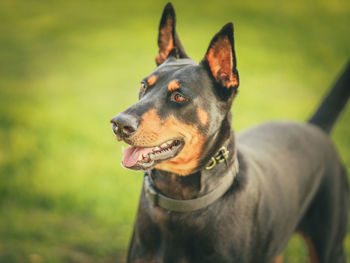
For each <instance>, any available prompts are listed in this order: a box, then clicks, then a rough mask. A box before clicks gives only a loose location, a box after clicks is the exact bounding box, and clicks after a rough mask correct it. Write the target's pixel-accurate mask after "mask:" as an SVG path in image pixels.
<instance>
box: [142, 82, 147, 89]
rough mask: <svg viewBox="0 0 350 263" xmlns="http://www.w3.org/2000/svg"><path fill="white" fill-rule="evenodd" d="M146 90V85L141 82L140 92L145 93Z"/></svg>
mask: <svg viewBox="0 0 350 263" xmlns="http://www.w3.org/2000/svg"><path fill="white" fill-rule="evenodd" d="M146 89H147V86H146V83H144V82H141V90H142V91H146Z"/></svg>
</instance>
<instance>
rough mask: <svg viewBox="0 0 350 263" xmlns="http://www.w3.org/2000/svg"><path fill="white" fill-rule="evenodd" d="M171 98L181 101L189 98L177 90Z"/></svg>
mask: <svg viewBox="0 0 350 263" xmlns="http://www.w3.org/2000/svg"><path fill="white" fill-rule="evenodd" d="M171 100H172V101H175V102H180V103H181V102H184V101H186V100H187V99H186V98H185V97H184V96H183V95H182V94H180V93H178V92H175V93H173V94H171Z"/></svg>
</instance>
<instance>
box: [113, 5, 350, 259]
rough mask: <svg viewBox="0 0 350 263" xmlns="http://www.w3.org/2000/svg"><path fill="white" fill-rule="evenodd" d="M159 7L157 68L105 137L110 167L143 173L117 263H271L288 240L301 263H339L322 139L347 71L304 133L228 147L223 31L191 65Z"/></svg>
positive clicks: (170, 13)
mask: <svg viewBox="0 0 350 263" xmlns="http://www.w3.org/2000/svg"><path fill="white" fill-rule="evenodd" d="M175 23H176V18H175V11H174V8H173V6H172V5H171V4H170V3H168V4H167V5H166V6H165V8H164V11H163V15H162V18H161V21H160V26H159V36H158V46H159V53H158V55H157V56H156V63H157V66H158V67H157V68H156V69H155V70H154V71H153V72H152V73H151V74H150V75H148V76H147V77H145V78H144V79H143V80H142V82H141V88H140V92H139V101H138V102H137V103H136V104H134V105H132V106H130V107H129V108H127V109H126V110H125V111H123V112H121V113H119V114H118V115H116V116H115V117H114V118H113V119H112V120H111V123H112V129H113V132H114V133H115V135H116V137H117V139H118V140H123V141H125V142H126V143H127V144H129V145H130V146H129V147H128V148H127V149H126V150H125V152H124V157H123V160H122V165H123V166H124V167H126V168H129V169H133V170H143V171H145V172H144V174H145V177H144V185H143V190H142V193H141V198H140V203H139V206H138V213H137V218H136V222H135V226H134V230H133V234H132V238H131V242H130V246H129V250H128V254H127V262H135V263H146V262H148V263H151V262H152V263H156V262H157V263H158V262H167V263H173V262H174V263H175V262H181V263H185V262H197V263H206V262H208V263H209V262H212V263H225V262H239V263H245V262H251V263H257V262H280V261H278V260H280V259H281V257H280V256H279V255H280V253H281V252H282V251H283V249H284V248H285V246H286V245H287V243H288V240H289V239H290V237H291V236H292V235H293V234H294V233H300V234H301V235H302V237H303V238H304V239H305V241H306V243H307V245H308V248H309V255H310V258H311V262H318V263H326V262H328V263H329V262H333V263H338V262H345V260H346V259H345V254H344V249H343V241H344V237H345V235H346V230H347V212H348V192H349V189H348V181H347V173H346V170H345V168H344V166H343V165H342V163H341V160H340V157H339V155H338V153H337V151H336V149H335V147H334V145H333V143H332V142H331V140H330V138H329V134H330V132H331V129H332V127H333V125H334V123H335V121H336V119H337V117H338V116H339V114H340V112H341V111H342V109H343V107H345V105H346V103H347V100H348V98H349V95H350V65H349V66H347V68H346V70H345V72H344V73H343V75H342V76H341V78H340V79H339V81H338V82H337V83H336V85H335V86H334V88H333V89H332V90H331V91H330V93H329V94H328V95H327V96H326V98H325V99H324V101H323V102H322V103H321V106H320V107H319V109H318V110H317V111H316V112H315V114H314V115H313V116H312V117H311V118H310V120H309V121H308V122H307V123H303V124H301V123H294V122H288V121H281V122H269V123H265V124H262V125H259V126H256V127H253V128H251V129H249V130H246V131H244V132H242V133H240V134H238V135H237V136H235V135H234V132H233V129H232V125H231V119H232V115H231V110H230V109H231V105H232V102H233V101H234V99H235V97H236V95H237V90H238V86H239V76H238V71H237V68H236V54H235V48H234V38H233V24H232V23H228V24H226V25H225V26H224V27H223V28H222V29H221V30H220V31H219V32H218V33H217V34H216V35H215V36H214V37H213V39H212V41H211V42H210V44H209V47H208V50H207V52H206V54H205V56H204V58H203V60H202V61H201V62H200V63H199V64H197V63H196V62H194V61H193V60H191V59H190V58H189V57H188V56H187V54H186V52H185V50H184V48H183V46H182V44H181V42H180V39H179V37H178V35H177V33H176V31H175Z"/></svg>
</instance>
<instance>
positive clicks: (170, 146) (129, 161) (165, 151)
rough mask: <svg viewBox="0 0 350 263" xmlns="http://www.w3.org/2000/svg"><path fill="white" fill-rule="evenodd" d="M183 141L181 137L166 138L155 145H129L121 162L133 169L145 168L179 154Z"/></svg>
mask: <svg viewBox="0 0 350 263" xmlns="http://www.w3.org/2000/svg"><path fill="white" fill-rule="evenodd" d="M184 145H185V142H184V141H183V140H182V139H172V140H168V141H166V142H164V143H162V144H160V145H158V146H155V147H136V146H132V145H131V146H129V147H128V148H126V149H125V151H124V157H123V161H122V164H123V166H124V167H126V168H129V169H133V170H146V169H150V168H151V167H153V166H155V165H157V164H158V163H160V162H163V161H166V160H169V159H172V158H174V157H175V156H177V155H178V154H179V152H180V151H181V149H182V148H183V146H184Z"/></svg>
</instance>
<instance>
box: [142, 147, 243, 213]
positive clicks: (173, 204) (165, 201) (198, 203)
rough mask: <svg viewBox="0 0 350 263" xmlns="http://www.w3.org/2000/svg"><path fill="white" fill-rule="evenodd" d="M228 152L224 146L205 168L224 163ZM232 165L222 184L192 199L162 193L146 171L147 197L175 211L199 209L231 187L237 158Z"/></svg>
mask: <svg viewBox="0 0 350 263" xmlns="http://www.w3.org/2000/svg"><path fill="white" fill-rule="evenodd" d="M228 153H229V152H228V151H227V149H226V147H222V148H221V149H220V150H219V151H218V152H217V153H216V154H215V155H214V157H212V158H211V159H210V161H209V162H208V164H207V165H206V167H205V169H206V170H210V169H213V168H214V167H215V165H216V164H217V163H222V162H224V161H225V162H227V158H228ZM232 167H233V169H232V171H229V172H227V173H226V175H225V176H224V177H223V178H222V181H221V183H220V185H219V186H217V187H216V188H215V189H214V190H212V191H211V192H209V193H207V194H206V195H203V196H201V197H198V198H195V199H190V200H177V199H173V198H169V197H167V196H165V195H163V194H161V193H160V192H158V191H157V190H156V189H155V188H154V186H153V185H152V182H151V179H150V175H149V173H148V172H146V173H145V178H144V188H145V192H146V197H147V199H148V200H149V201H150V202H151V203H152V205H154V206H159V207H162V208H164V209H167V210H170V211H174V212H190V211H195V210H199V209H201V208H204V207H207V206H209V205H210V204H212V203H214V202H215V201H216V200H218V199H219V198H220V197H222V196H223V195H224V194H225V193H226V192H227V190H228V189H229V188H230V187H231V185H232V184H233V181H234V178H235V177H236V175H237V174H238V171H239V166H238V160H237V158H236V159H235V161H234V163H233V166H232Z"/></svg>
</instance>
